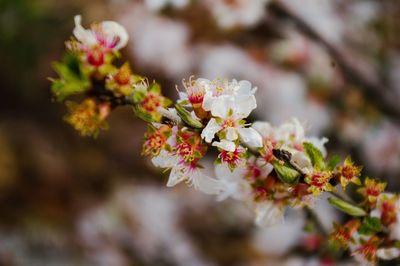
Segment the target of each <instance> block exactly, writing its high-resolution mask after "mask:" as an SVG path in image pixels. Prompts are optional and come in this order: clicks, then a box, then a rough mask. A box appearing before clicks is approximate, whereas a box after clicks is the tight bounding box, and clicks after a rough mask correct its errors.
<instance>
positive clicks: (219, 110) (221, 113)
mask: <svg viewBox="0 0 400 266" xmlns="http://www.w3.org/2000/svg"><path fill="white" fill-rule="evenodd" d="M234 106H235V102H234V97H232V96H229V95H222V96H219V97H218V98H217V99H216V100H215V101H214V102H213V103H212V106H211V114H212V115H213V116H216V117H220V118H227V117H228V113H229V111H230V110H233V109H234Z"/></svg>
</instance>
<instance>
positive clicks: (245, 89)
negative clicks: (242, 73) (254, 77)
mask: <svg viewBox="0 0 400 266" xmlns="http://www.w3.org/2000/svg"><path fill="white" fill-rule="evenodd" d="M255 89H256V90H257V88H255ZM256 90H252V87H251V83H250V81H248V80H241V81H239V89H238V91H237V93H238V94H242V95H246V94H254V93H255V91H256Z"/></svg>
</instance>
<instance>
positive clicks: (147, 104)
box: [142, 93, 161, 113]
mask: <svg viewBox="0 0 400 266" xmlns="http://www.w3.org/2000/svg"><path fill="white" fill-rule="evenodd" d="M160 105H161V102H160V99H159V97H158V96H157V95H155V94H153V93H148V94H147V96H146V98H145V99H144V100H143V101H142V107H143V109H145V110H146V111H147V112H150V113H151V112H154V111H156V110H157V108H158V107H159V106H160Z"/></svg>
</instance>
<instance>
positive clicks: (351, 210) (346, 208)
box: [328, 198, 367, 216]
mask: <svg viewBox="0 0 400 266" xmlns="http://www.w3.org/2000/svg"><path fill="white" fill-rule="evenodd" d="M328 202H329V203H330V204H331V205H333V206H334V207H336V208H337V209H339V210H341V211H343V212H345V213H347V214H349V215H351V216H365V215H367V213H366V212H365V211H364V210H363V209H361V208H360V207H357V206H354V205H352V204H350V203H348V202H346V201H344V200H341V199H339V198H329V199H328Z"/></svg>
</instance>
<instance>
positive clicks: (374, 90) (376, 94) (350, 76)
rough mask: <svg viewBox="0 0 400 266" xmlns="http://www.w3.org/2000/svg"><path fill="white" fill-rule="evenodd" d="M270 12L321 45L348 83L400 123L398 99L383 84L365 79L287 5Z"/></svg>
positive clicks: (275, 5) (272, 7) (278, 5)
mask: <svg viewBox="0 0 400 266" xmlns="http://www.w3.org/2000/svg"><path fill="white" fill-rule="evenodd" d="M269 11H270V12H273V13H274V14H275V15H277V16H279V17H282V18H284V19H288V20H290V21H291V22H293V23H294V24H295V25H296V26H297V27H298V29H299V30H300V32H302V33H303V34H304V35H305V36H307V37H309V38H310V39H311V40H314V41H315V42H317V43H319V44H321V46H323V47H324V48H325V49H326V51H327V52H328V53H329V54H330V56H331V57H332V58H334V60H335V61H336V63H337V64H338V66H339V67H340V69H341V70H342V73H343V76H344V77H345V79H346V80H347V81H349V82H352V83H354V84H355V85H358V86H359V89H360V90H361V91H362V92H364V95H365V96H366V98H368V99H369V100H370V101H371V102H373V103H375V105H376V106H377V107H378V108H379V110H380V111H381V112H382V113H384V114H386V115H387V116H389V117H391V118H392V120H393V121H395V122H398V123H399V122H400V119H399V118H400V108H399V106H398V104H397V102H396V99H397V97H393V95H390V94H387V93H386V92H387V91H388V90H387V88H384V87H382V85H381V84H377V83H376V82H374V81H371V80H370V79H368V78H366V77H364V76H363V75H362V74H361V73H360V71H358V70H357V69H355V68H354V67H353V66H352V65H351V64H350V63H349V62H348V60H347V58H346V56H345V55H343V52H341V51H340V50H339V49H338V48H337V47H335V45H333V44H331V43H330V42H329V41H327V40H326V39H325V38H324V37H322V36H321V35H320V34H319V33H318V32H317V31H316V30H314V28H313V27H312V26H310V25H309V24H308V23H306V22H305V21H304V20H303V19H302V18H301V17H299V16H298V15H296V14H295V13H294V12H292V11H291V10H290V9H289V8H288V7H287V6H286V5H285V4H283V3H281V2H279V1H274V2H272V3H271V4H270V7H269Z"/></svg>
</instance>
